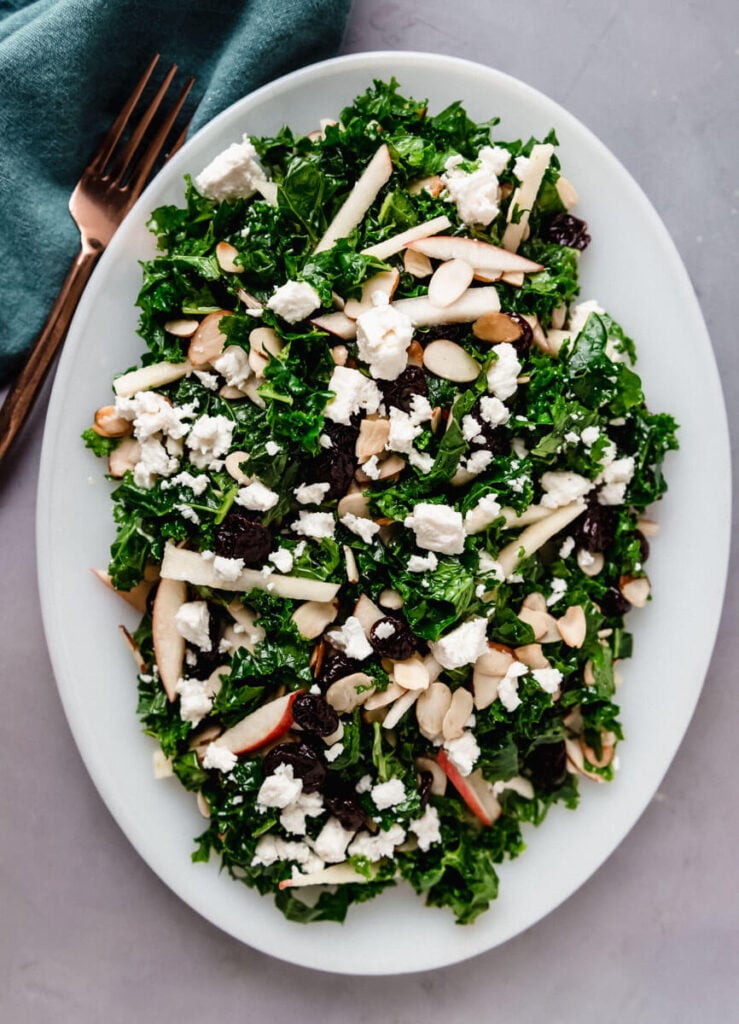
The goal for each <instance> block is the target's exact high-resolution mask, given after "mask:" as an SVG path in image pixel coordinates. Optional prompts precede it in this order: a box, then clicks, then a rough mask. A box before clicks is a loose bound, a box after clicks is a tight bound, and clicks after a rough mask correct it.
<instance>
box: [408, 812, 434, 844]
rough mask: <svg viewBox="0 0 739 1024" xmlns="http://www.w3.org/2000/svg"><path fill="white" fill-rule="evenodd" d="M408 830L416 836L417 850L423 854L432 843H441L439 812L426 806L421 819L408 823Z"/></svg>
mask: <svg viewBox="0 0 739 1024" xmlns="http://www.w3.org/2000/svg"><path fill="white" fill-rule="evenodd" d="M408 830H409V831H410V832H412V833H413V834H414V835H415V836H416V838H417V839H418V847H419V849H421V850H423V851H424V853H425V852H426V850H428V849H429V847H430V846H431V845H432V844H433V843H440V842H441V828H440V822H439V812H438V811H437V810H436V808H435V807H432V806H431V804H428V805H427V807H426V810H425V811H424V812H423V814H422V815H421V817H420V818H416V820H415V821H412V822H411V823H410V825H409V826H408Z"/></svg>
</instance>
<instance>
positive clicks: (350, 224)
mask: <svg viewBox="0 0 739 1024" xmlns="http://www.w3.org/2000/svg"><path fill="white" fill-rule="evenodd" d="M392 173H393V162H392V160H391V159H390V150H389V149H388V148H387V146H386V145H385V144H384V143H383V144H382V145H381V146H380V148H379V149H378V150H377V152H376V153H375V155H374V156H373V157H372V159H371V160H370V162H369V163H368V164H367V166H366V167H365V169H364V171H363V172H362V174H361V176H360V178H359V180H358V181H357V182H356V183H355V185H354V188H353V189H352V190H351V192H350V193H349V195H348V196H347V198H346V199H345V200H344V203H343V205H342V206H341V208H340V210H339V212H338V213H337V214H336V216H335V217H334V219H333V220H332V221H331V223H330V224H329V226H328V228H327V229H326V233H325V234H324V236H323V238H322V239H321V240H320V242H319V243H318V245H317V246H316V249H315V251H316V252H323V251H324V250H325V249H330V248H331V246H332V245H333V244H334V243H335V242H337V241H338V240H339V239H340V238H346V236H347V235H349V234H351V232H352V231H353V230H354V228H356V227H357V225H359V224H361V223H362V221H363V220H364V217H365V214H366V213H367V211H368V210H369V208H370V206H372V204H373V203H374V201H375V199H376V198H377V193H378V192H379V191H380V189H381V188H382V186H383V185H384V184H385V182H386V181H387V180H388V179H389V177H390V175H391V174H392Z"/></svg>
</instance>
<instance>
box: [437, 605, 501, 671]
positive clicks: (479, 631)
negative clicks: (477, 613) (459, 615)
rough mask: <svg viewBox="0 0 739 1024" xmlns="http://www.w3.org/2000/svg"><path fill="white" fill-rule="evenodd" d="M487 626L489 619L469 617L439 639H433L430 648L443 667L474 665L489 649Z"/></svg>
mask: <svg viewBox="0 0 739 1024" xmlns="http://www.w3.org/2000/svg"><path fill="white" fill-rule="evenodd" d="M487 628H488V620H487V619H483V618H482V617H478V618H475V619H469V620H468V621H467V622H463V623H462V625H461V626H457V628H456V629H453V630H452V631H451V632H450V633H447V634H446V635H445V636H442V637H441V638H440V639H439V640H432V641H431V642H430V643H429V649H430V651H431V653H432V654H433V656H434V657H435V658H436V660H437V661H438V662H439V664H440V665H441V667H442V668H461V667H462V666H463V665H473V664H474V663H475V662H476V661H477V659H478V658H479V657H480V655H482V654H485V652H486V651H487V649H488V638H487Z"/></svg>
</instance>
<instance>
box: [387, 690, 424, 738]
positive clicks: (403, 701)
mask: <svg viewBox="0 0 739 1024" xmlns="http://www.w3.org/2000/svg"><path fill="white" fill-rule="evenodd" d="M422 692H423V691H422V690H407V691H406V692H405V693H404V694H403V696H402V697H398V699H397V700H396V701H395V703H394V704H393V705H392V707H391V708H390V710H389V711H388V713H387V714H386V715H385V718H384V720H383V723H382V728H383V729H394V728H395V726H396V725H397V724H398V722H399V721H400V720H401V718H402V717H403V715H405V714H406V713H407V712H408V711H410V709H411V708H412V707H413V705H414V704H415V703H416V701H417V700H418V698H419V696H420V695H421V693H422Z"/></svg>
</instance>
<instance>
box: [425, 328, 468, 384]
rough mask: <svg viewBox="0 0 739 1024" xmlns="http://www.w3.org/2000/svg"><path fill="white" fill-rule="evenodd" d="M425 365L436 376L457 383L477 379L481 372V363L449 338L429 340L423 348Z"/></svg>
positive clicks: (466, 382) (465, 382)
mask: <svg viewBox="0 0 739 1024" xmlns="http://www.w3.org/2000/svg"><path fill="white" fill-rule="evenodd" d="M423 365H424V366H425V367H426V369H427V370H428V371H429V372H430V373H433V374H434V375H435V376H437V377H441V378H442V379H443V380H451V381H454V382H455V383H457V384H468V383H470V382H471V381H473V380H477V377H478V376H479V373H480V364H479V363H477V362H475V360H474V359H473V358H472V356H470V355H468V354H467V353H466V352H465V350H464V349H463V348H462V346H461V345H458V344H457V343H456V342H455V341H449V340H448V339H447V338H439V339H438V340H437V341H431V342H429V344H428V345H427V346H426V348H425V349H424V350H423Z"/></svg>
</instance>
